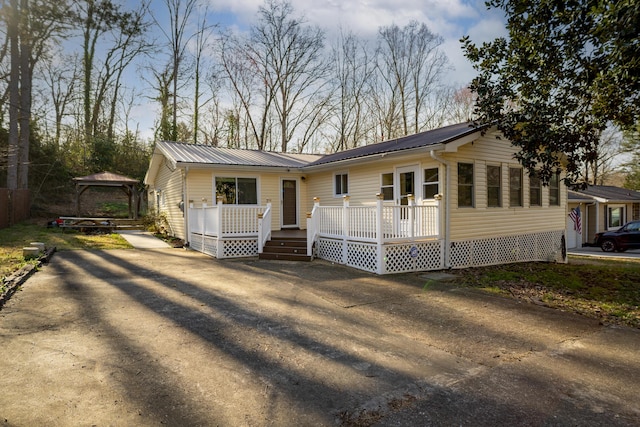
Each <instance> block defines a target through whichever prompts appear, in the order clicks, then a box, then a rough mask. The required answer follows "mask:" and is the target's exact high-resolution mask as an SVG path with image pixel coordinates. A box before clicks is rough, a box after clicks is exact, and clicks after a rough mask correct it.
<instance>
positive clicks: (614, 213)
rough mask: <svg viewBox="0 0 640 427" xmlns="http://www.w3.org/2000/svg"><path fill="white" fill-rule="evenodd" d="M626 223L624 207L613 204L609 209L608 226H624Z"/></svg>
mask: <svg viewBox="0 0 640 427" xmlns="http://www.w3.org/2000/svg"><path fill="white" fill-rule="evenodd" d="M623 225H624V208H623V207H622V206H615V207H614V206H612V207H609V208H608V209H607V228H616V227H622V226H623Z"/></svg>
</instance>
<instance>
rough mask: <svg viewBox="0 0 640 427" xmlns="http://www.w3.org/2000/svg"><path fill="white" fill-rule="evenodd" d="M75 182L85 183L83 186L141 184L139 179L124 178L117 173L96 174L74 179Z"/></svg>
mask: <svg viewBox="0 0 640 427" xmlns="http://www.w3.org/2000/svg"><path fill="white" fill-rule="evenodd" d="M73 180H74V181H76V182H77V183H83V184H85V183H97V184H101V183H104V184H108V183H114V184H136V183H138V182H139V181H138V180H137V179H133V178H129V177H128V176H124V175H118V174H117V173H113V172H99V173H94V174H93V175H87V176H79V177H76V178H73Z"/></svg>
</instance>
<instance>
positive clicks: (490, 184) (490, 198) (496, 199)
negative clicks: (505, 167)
mask: <svg viewBox="0 0 640 427" xmlns="http://www.w3.org/2000/svg"><path fill="white" fill-rule="evenodd" d="M501 183H502V168H501V167H500V166H492V165H487V206H488V207H490V208H499V207H501V206H502V197H501V194H502V185H500V184H501Z"/></svg>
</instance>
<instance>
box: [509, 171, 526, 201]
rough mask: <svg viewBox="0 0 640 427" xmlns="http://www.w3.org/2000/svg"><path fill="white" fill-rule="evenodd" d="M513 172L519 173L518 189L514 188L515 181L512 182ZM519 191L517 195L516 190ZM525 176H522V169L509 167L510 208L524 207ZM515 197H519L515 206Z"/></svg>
mask: <svg viewBox="0 0 640 427" xmlns="http://www.w3.org/2000/svg"><path fill="white" fill-rule="evenodd" d="M512 171H517V172H518V177H519V178H520V179H519V183H518V184H519V185H518V187H514V186H513V181H512V180H511V178H512V175H511V172H512ZM516 189H517V193H516V192H515V190H516ZM523 193H524V192H523V174H522V168H517V167H513V166H510V167H509V207H510V208H522V207H524V200H523ZM514 196H517V197H518V203H517V204H514V203H513V199H514Z"/></svg>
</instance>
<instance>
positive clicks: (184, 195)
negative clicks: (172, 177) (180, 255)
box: [182, 166, 191, 246]
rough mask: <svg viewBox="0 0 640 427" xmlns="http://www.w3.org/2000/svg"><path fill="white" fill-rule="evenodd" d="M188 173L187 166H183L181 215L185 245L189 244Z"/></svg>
mask: <svg viewBox="0 0 640 427" xmlns="http://www.w3.org/2000/svg"><path fill="white" fill-rule="evenodd" d="M188 175H189V166H185V168H184V169H183V170H182V216H183V218H184V241H185V243H186V244H187V246H190V244H189V238H190V237H191V236H189V197H187V189H188V187H187V176H188Z"/></svg>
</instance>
